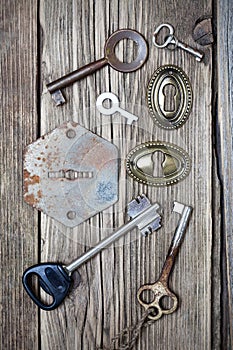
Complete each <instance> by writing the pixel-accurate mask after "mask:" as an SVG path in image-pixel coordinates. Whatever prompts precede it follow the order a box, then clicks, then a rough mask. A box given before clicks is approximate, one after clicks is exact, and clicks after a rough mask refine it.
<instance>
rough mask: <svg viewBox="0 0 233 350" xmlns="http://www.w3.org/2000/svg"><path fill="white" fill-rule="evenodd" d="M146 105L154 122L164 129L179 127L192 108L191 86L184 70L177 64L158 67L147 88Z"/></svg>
mask: <svg viewBox="0 0 233 350" xmlns="http://www.w3.org/2000/svg"><path fill="white" fill-rule="evenodd" d="M147 100H148V107H149V110H150V112H151V115H152V117H153V120H154V122H155V123H156V124H157V125H158V126H160V127H161V128H164V129H170V130H171V129H177V128H179V127H181V126H182V125H183V124H184V123H185V122H186V120H187V119H188V116H189V114H190V112H191V109H192V100H193V95H192V88H191V84H190V82H189V79H188V77H187V75H186V74H185V72H183V70H182V69H181V68H179V67H177V66H173V65H167V66H162V67H159V68H158V69H157V70H156V71H155V73H154V74H153V76H152V77H151V79H150V81H149V84H148V90H147Z"/></svg>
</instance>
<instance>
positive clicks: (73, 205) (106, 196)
mask: <svg viewBox="0 0 233 350" xmlns="http://www.w3.org/2000/svg"><path fill="white" fill-rule="evenodd" d="M24 199H25V201H26V202H27V203H28V204H30V205H32V206H33V207H35V208H37V209H38V210H40V211H42V212H44V213H45V214H47V215H49V216H51V217H52V218H54V219H56V220H57V221H59V222H61V223H62V224H64V225H66V226H69V227H75V226H77V225H78V224H80V223H81V222H83V221H85V220H87V219H88V218H90V217H92V216H93V215H95V214H97V213H98V212H100V211H102V210H104V209H106V208H108V207H109V206H111V205H112V204H114V203H115V202H116V201H117V199H118V149H117V147H116V146H115V145H113V144H112V143H110V142H109V141H107V140H105V139H103V138H101V137H100V136H97V135H96V134H94V133H92V132H90V131H89V130H87V129H85V128H84V127H82V126H80V125H79V124H77V123H74V122H68V123H65V124H63V125H61V126H59V127H58V128H56V129H54V130H53V131H52V132H50V133H48V134H46V135H44V136H42V137H41V138H40V139H38V140H36V141H35V142H33V143H32V144H30V145H29V146H27V148H26V150H25V155H24Z"/></svg>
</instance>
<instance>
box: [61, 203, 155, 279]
mask: <svg viewBox="0 0 233 350" xmlns="http://www.w3.org/2000/svg"><path fill="white" fill-rule="evenodd" d="M158 209H159V205H158V203H154V204H152V205H151V207H149V208H147V209H146V210H145V211H144V212H142V213H141V214H139V215H138V216H137V217H135V218H134V219H132V220H131V221H129V222H128V223H127V224H125V225H123V226H121V227H120V228H119V229H118V230H117V231H115V232H113V234H111V235H110V236H108V237H106V238H104V239H103V240H101V241H100V242H99V243H98V244H97V245H96V246H94V247H93V248H91V249H89V250H88V251H87V252H86V253H84V254H82V255H81V256H80V257H79V258H78V259H76V260H75V261H73V262H72V263H71V264H69V265H67V266H64V268H65V270H66V271H67V273H68V274H69V275H70V274H71V273H72V272H73V271H74V270H76V269H77V268H78V267H80V266H81V265H82V264H84V263H85V262H86V261H88V260H89V259H91V258H92V257H94V256H95V255H97V254H98V253H99V252H100V251H102V250H103V249H104V248H107V247H108V246H109V245H110V244H112V243H113V242H115V241H116V240H118V239H119V238H120V237H122V236H123V235H125V234H126V233H127V232H129V231H131V230H133V229H134V228H135V227H137V226H139V228H141V227H143V226H146V225H148V224H149V223H150V221H152V220H153V219H154V218H155V213H156V211H157V210H158ZM156 215H157V216H158V213H156Z"/></svg>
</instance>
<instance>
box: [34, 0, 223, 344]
mask: <svg viewBox="0 0 233 350" xmlns="http://www.w3.org/2000/svg"><path fill="white" fill-rule="evenodd" d="M211 11H212V8H211V1H207V0H206V1H204V0H203V1H198V6H197V2H195V1H191V0H190V1H189V0H188V1H186V2H185V4H184V3H183V1H152V0H151V1H145V2H143V3H142V2H141V1H137V0H132V1H111V2H109V1H95V2H93V1H72V0H68V1H65V2H64V1H47V0H44V1H42V2H41V7H40V21H41V31H42V38H43V47H42V50H43V51H42V69H43V76H42V79H43V90H44V89H45V83H46V82H48V81H51V80H53V79H56V78H58V77H60V76H61V75H64V74H65V73H68V72H70V71H72V70H74V69H77V68H78V67H80V66H82V65H84V64H86V63H89V62H91V61H92V60H95V59H98V58H101V57H102V56H103V47H104V42H105V40H106V38H107V37H108V36H109V35H110V34H111V33H112V32H113V31H115V30H116V29H118V28H125V27H126V28H132V29H136V30H138V31H139V32H141V33H142V34H143V35H144V36H145V37H146V38H147V39H148V41H149V59H148V61H147V63H146V64H145V65H144V66H143V68H142V69H141V70H139V71H136V72H135V73H131V74H122V73H119V72H116V71H114V70H113V69H111V68H109V67H106V68H104V69H102V70H101V71H99V72H96V74H93V75H92V76H89V77H87V78H86V79H83V80H81V81H80V82H77V83H76V84H74V85H73V86H72V87H69V88H67V89H64V93H65V95H66V98H67V103H66V105H64V106H63V107H60V108H56V107H55V106H54V105H53V102H52V100H51V96H49V94H44V95H43V96H42V105H41V110H42V116H41V117H42V120H41V122H42V124H41V125H42V126H41V132H42V134H43V133H45V132H48V131H50V130H51V129H52V128H54V127H56V126H57V125H59V124H61V123H62V122H64V121H66V120H67V119H74V120H75V121H77V122H79V123H80V124H81V125H83V126H84V127H86V128H88V129H90V130H92V131H94V132H96V133H98V134H99V135H101V136H103V137H105V138H106V139H108V140H110V141H112V142H114V143H115V144H116V145H117V146H118V148H119V151H120V155H121V156H120V158H121V169H120V193H119V202H118V203H117V204H116V205H115V206H114V207H113V208H109V209H108V210H105V211H104V212H103V213H101V214H99V215H96V216H95V217H94V218H92V219H90V220H88V221H87V222H85V223H83V224H81V225H79V226H78V227H77V228H76V229H74V230H67V229H65V228H64V227H61V226H60V225H59V224H57V223H56V222H55V221H53V220H51V219H49V218H47V217H45V216H42V241H43V245H42V251H41V260H42V261H57V260H59V261H62V262H64V263H69V262H70V261H72V260H73V259H75V258H76V257H77V256H79V255H80V254H81V253H83V251H85V250H86V249H87V248H88V247H89V246H92V245H93V244H94V243H95V242H97V241H98V240H99V239H100V238H103V237H105V236H106V235H108V234H109V233H111V231H112V229H114V228H117V227H118V226H120V225H122V224H123V223H124V222H125V220H126V216H125V206H126V204H127V202H128V201H130V200H131V199H132V197H134V196H135V195H137V194H139V193H142V192H144V193H146V194H147V195H148V196H149V197H150V198H151V199H152V200H153V201H155V200H157V201H159V202H160V203H161V205H162V206H163V207H164V208H165V212H164V226H163V228H162V229H161V230H160V231H159V232H157V233H155V234H153V235H152V236H150V237H149V238H147V239H144V238H141V237H140V236H139V234H138V233H136V232H135V233H132V234H129V235H126V236H125V237H124V238H123V239H121V240H120V241H119V242H117V243H116V244H115V245H114V247H111V248H109V249H107V250H105V251H104V252H103V253H102V254H99V255H98V256H97V257H96V258H94V259H92V260H91V261H90V262H89V263H87V264H86V265H85V266H82V267H81V268H80V270H79V271H80V273H81V276H82V282H81V284H80V286H79V287H78V288H77V289H73V290H72V292H71V294H70V296H69V297H68V298H67V299H66V301H65V303H64V304H63V305H62V306H61V307H59V308H58V309H57V310H55V311H53V312H51V313H45V312H43V311H42V312H41V334H42V339H41V341H42V343H41V344H42V348H43V349H64V348H65V349H74V348H75V349H85V350H86V349H94V348H96V347H98V346H99V347H102V346H106V347H108V346H109V343H110V340H111V337H112V336H114V335H115V334H116V333H118V332H119V331H120V330H121V329H122V328H124V327H126V326H128V325H130V324H133V323H135V322H136V321H137V320H138V319H139V318H140V316H141V313H142V309H141V307H140V306H139V305H138V303H137V300H136V297H135V296H136V292H137V289H138V288H139V287H140V285H141V284H143V283H148V282H153V281H155V279H156V278H157V277H158V274H159V271H160V270H161V267H162V264H163V262H164V259H165V256H166V252H167V249H168V247H169V244H170V241H171V238H172V235H173V231H174V227H175V224H176V222H177V218H178V217H176V216H175V215H173V216H172V215H170V211H171V208H172V201H173V200H174V199H177V200H179V201H183V202H184V203H187V204H190V205H192V206H193V207H194V212H193V216H192V220H191V223H190V226H189V229H188V230H187V234H186V238H185V240H184V243H183V245H182V249H181V251H180V254H179V256H178V259H177V263H176V267H175V269H174V272H173V275H172V279H171V288H172V289H173V290H174V291H175V293H177V294H178V295H179V299H180V307H179V309H178V311H177V312H176V313H174V314H173V315H171V316H167V317H164V318H162V319H161V320H159V321H158V322H156V323H155V324H154V325H152V326H151V327H150V328H148V329H147V330H145V331H143V333H142V335H141V338H140V340H139V342H138V344H137V346H136V348H137V349H148V350H149V349H154V348H156V349H199V350H201V349H211V341H213V338H212V331H211V327H212V326H211V315H212V305H213V303H214V300H213V299H212V297H213V294H212V282H211V277H212V232H213V224H214V221H213V217H212V214H213V210H212V206H213V194H212V190H213V182H212V156H211V155H212V151H213V148H212V119H211V97H212V90H211V74H212V65H211V48H205V49H204V51H205V60H204V62H203V63H197V62H196V61H195V59H194V58H193V57H192V56H190V55H188V54H187V53H184V52H183V51H174V52H170V51H167V50H158V49H156V48H155V47H154V46H153V45H152V44H151V42H152V33H153V30H154V28H155V26H156V25H158V24H160V23H162V22H164V21H166V22H169V23H171V24H173V25H174V26H175V27H176V33H177V36H178V37H179V38H180V39H182V40H183V41H185V42H186V43H187V44H190V45H192V46H195V43H194V42H193V40H192V36H191V33H192V27H193V25H194V22H195V21H196V20H197V19H198V18H199V17H200V16H203V15H211ZM163 64H176V65H178V66H180V67H181V68H183V70H184V71H185V72H186V73H187V74H188V76H189V77H190V81H191V84H192V87H193V93H194V104H193V110H192V113H191V115H190V118H189V120H188V121H187V123H186V124H185V125H184V127H182V128H181V129H180V130H178V131H170V132H168V131H163V130H161V129H159V128H158V127H156V126H155V125H154V124H153V121H152V119H151V117H150V116H149V111H148V109H147V106H146V102H145V101H146V100H145V99H146V86H147V83H148V81H149V79H150V77H151V75H152V74H153V72H154V71H155V69H156V68H158V67H159V66H160V65H163ZM104 91H112V92H114V93H116V94H117V95H118V96H119V98H120V100H121V104H122V106H123V107H125V108H126V109H127V110H129V111H132V112H134V113H135V114H138V115H139V117H140V119H139V123H138V125H139V127H138V126H133V127H129V126H126V125H125V124H124V122H123V121H122V119H121V118H120V116H115V117H113V118H112V119H111V120H112V121H114V123H113V124H111V123H110V121H111V120H110V119H109V118H108V117H106V116H101V115H100V114H99V113H98V112H97V111H96V109H95V101H96V98H97V96H98V95H99V94H100V93H102V92H104ZM158 139H159V140H164V141H170V142H173V143H176V144H177V145H179V146H181V147H183V148H184V149H185V150H187V151H188V153H189V154H190V157H191V159H192V163H193V167H192V171H191V174H190V175H189V177H188V178H187V179H186V180H184V181H183V182H181V183H179V184H178V185H176V186H173V187H169V188H166V189H164V188H162V189H154V188H149V187H147V186H142V185H138V184H137V183H134V182H133V181H132V180H131V179H129V178H128V177H127V176H126V172H125V157H126V155H127V153H128V152H129V150H130V149H132V148H133V147H135V146H136V145H138V144H140V143H141V142H145V141H147V140H158ZM217 236H218V237H219V235H217ZM216 322H219V319H218V320H216ZM216 329H217V328H216Z"/></svg>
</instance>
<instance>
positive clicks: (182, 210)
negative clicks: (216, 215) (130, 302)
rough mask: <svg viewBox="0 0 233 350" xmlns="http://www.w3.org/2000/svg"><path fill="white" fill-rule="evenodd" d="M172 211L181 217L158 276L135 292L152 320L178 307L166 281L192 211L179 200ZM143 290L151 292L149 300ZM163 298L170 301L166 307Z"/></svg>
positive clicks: (175, 297)
mask: <svg viewBox="0 0 233 350" xmlns="http://www.w3.org/2000/svg"><path fill="white" fill-rule="evenodd" d="M173 212H176V213H179V214H180V215H181V218H180V221H179V223H178V225H177V227H176V230H175V233H174V236H173V239H172V242H171V245H170V248H169V251H168V254H167V257H166V260H165V263H164V265H163V268H162V271H161V274H160V277H159V279H158V280H157V281H156V282H155V283H152V284H145V285H143V286H141V287H140V288H139V290H138V293H137V298H138V301H139V303H140V304H141V305H142V306H143V307H144V308H145V309H146V310H149V309H150V310H151V312H150V315H148V318H150V319H152V320H158V319H159V318H160V317H162V315H168V314H171V313H173V312H174V311H175V310H176V309H177V307H178V298H177V296H176V295H175V294H174V293H173V292H172V291H171V290H170V289H169V286H168V281H169V277H170V274H171V271H172V268H173V266H174V263H175V258H176V256H177V254H178V251H179V248H180V246H181V243H182V241H183V238H184V234H185V230H186V227H187V225H188V222H189V219H190V215H191V212H192V207H190V206H187V205H184V204H182V203H179V202H174V207H173ZM145 292H147V293H148V292H150V293H151V294H152V297H151V295H150V297H151V298H150V299H151V300H147V299H145V298H144V297H143V295H144V293H145ZM165 298H166V299H168V300H170V302H171V304H170V305H169V306H166V307H165V306H164V305H163V299H165Z"/></svg>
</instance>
